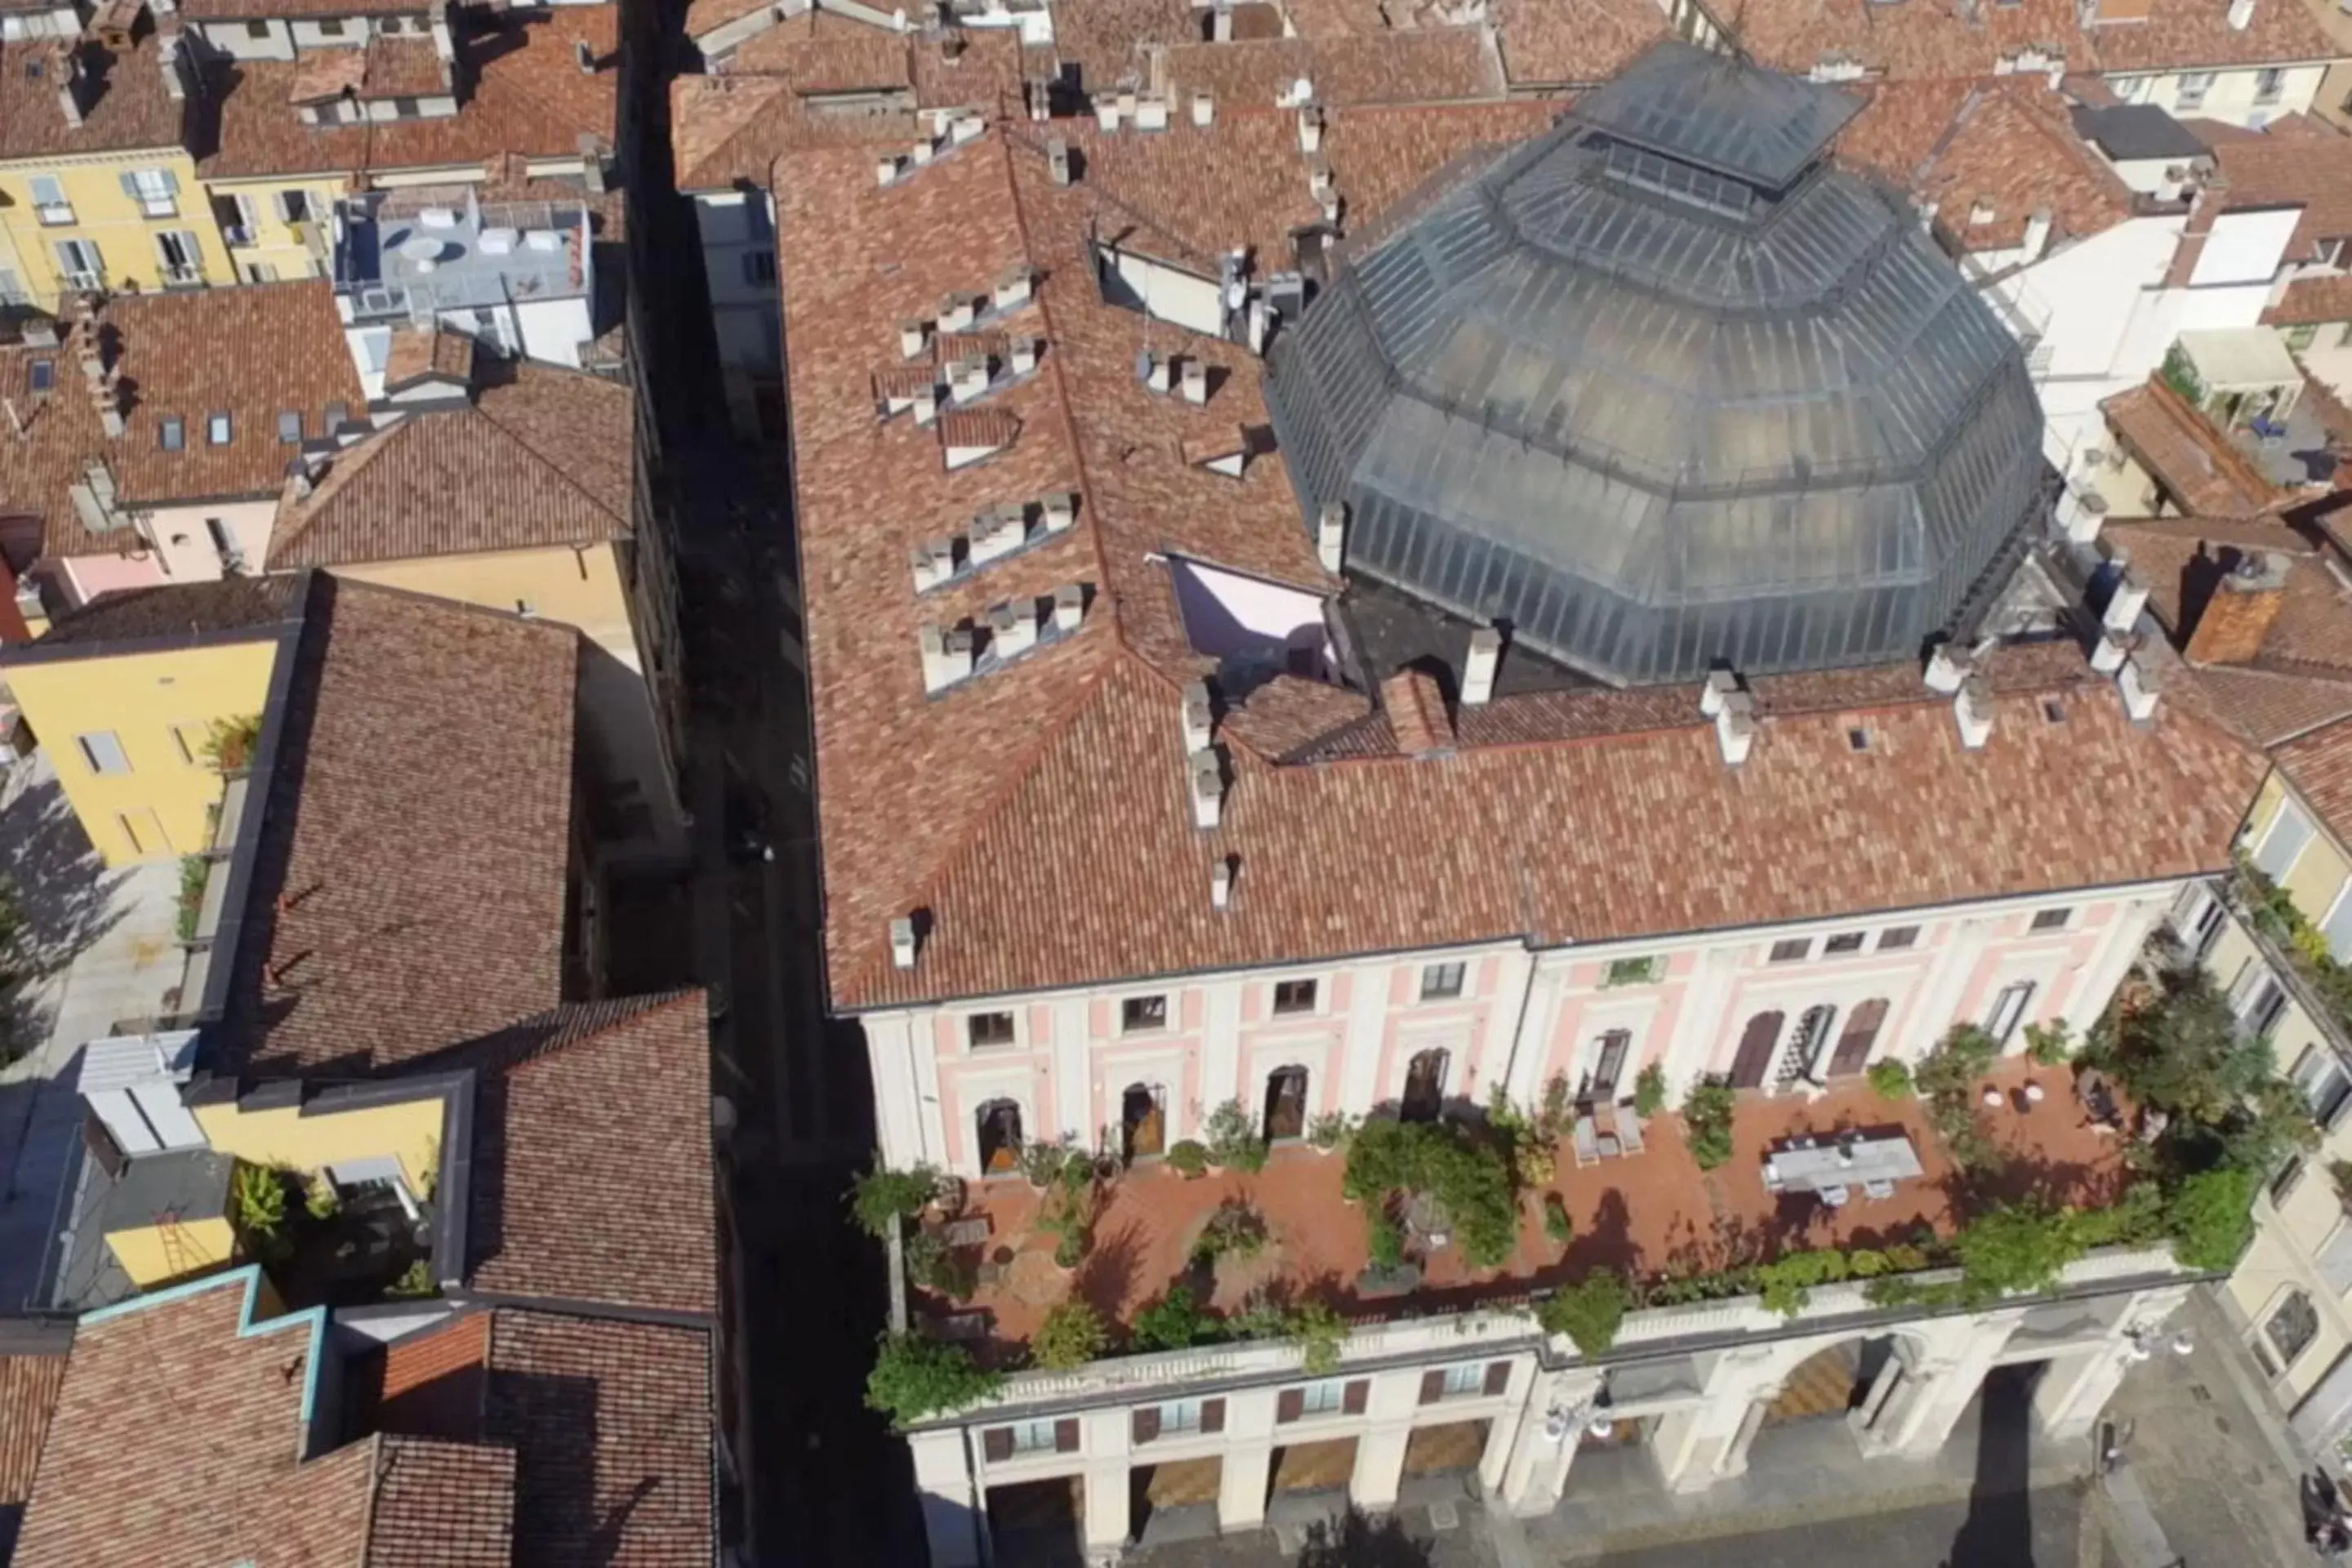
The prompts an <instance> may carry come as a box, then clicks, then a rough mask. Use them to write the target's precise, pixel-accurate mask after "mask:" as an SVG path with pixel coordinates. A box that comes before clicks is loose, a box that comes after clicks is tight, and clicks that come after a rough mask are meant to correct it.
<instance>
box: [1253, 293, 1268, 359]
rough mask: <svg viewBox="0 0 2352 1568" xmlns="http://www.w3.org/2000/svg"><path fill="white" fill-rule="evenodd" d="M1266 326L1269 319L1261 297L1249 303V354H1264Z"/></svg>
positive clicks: (1263, 299) (1263, 298)
mask: <svg viewBox="0 0 2352 1568" xmlns="http://www.w3.org/2000/svg"><path fill="white" fill-rule="evenodd" d="M1268 325H1269V319H1268V312H1267V310H1266V303H1265V297H1264V296H1263V295H1261V296H1259V297H1258V298H1256V299H1254V300H1251V301H1250V302H1249V351H1250V353H1254V354H1263V353H1265V334H1266V330H1267V327H1268Z"/></svg>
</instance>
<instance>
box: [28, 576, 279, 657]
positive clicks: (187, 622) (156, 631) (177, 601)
mask: <svg viewBox="0 0 2352 1568" xmlns="http://www.w3.org/2000/svg"><path fill="white" fill-rule="evenodd" d="M302 588H303V584H302V579H300V578H299V577H222V578H217V579H215V581H213V582H209V583H173V584H164V585H163V586H159V587H153V588H118V589H116V590H115V591H114V592H112V593H110V594H101V595H99V596H98V597H97V598H95V599H92V600H91V601H90V602H89V604H87V605H82V606H81V607H80V608H79V609H77V610H68V611H67V612H66V613H65V614H64V615H62V616H58V618H57V620H55V621H54V622H52V623H51V624H50V626H49V629H48V630H47V632H46V633H44V634H43V635H42V637H40V639H39V640H38V641H37V642H35V643H34V644H32V645H31V646H32V647H33V648H34V649H35V650H36V651H37V652H42V653H47V652H52V651H55V650H56V649H58V648H63V647H91V646H95V645H101V644H108V643H125V642H141V641H144V640H145V639H147V638H150V637H189V636H195V635H201V634H205V633H226V632H237V631H249V632H250V633H251V634H252V635H253V636H254V637H269V636H272V635H274V634H276V633H277V632H278V630H279V629H280V628H282V627H284V626H287V625H288V624H289V623H291V622H293V621H297V620H299V619H300V618H301V594H302Z"/></svg>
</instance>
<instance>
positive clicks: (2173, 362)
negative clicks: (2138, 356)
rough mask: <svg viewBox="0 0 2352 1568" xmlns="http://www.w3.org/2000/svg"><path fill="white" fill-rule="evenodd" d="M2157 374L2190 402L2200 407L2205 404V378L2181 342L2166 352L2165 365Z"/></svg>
mask: <svg viewBox="0 0 2352 1568" xmlns="http://www.w3.org/2000/svg"><path fill="white" fill-rule="evenodd" d="M2156 374H2158V376H2159V377H2161V378H2162V379H2163V382H2164V384H2165V385H2167V386H2168V387H2170V388H2172V390H2173V391H2175V392H2177V393H2179V395H2181V396H2182V397H2183V398H2184V399H2186V400H2187V401H2188V402H2189V403H2191V404H2194V405H2197V406H2198V407H2200V408H2201V407H2203V406H2204V405H2205V378H2204V377H2203V376H2200V375H2199V374H2197V362H2196V361H2194V360H2192V359H2190V358H2189V351H2188V350H2187V349H2185V348H2183V347H2181V346H2180V345H2179V343H2177V342H2176V343H2174V344H2173V345H2172V346H2171V347H2170V348H2168V349H2167V350H2166V351H2165V352H2164V364H2163V367H2162V368H2161V369H2159V370H2158V372H2157V373H2156Z"/></svg>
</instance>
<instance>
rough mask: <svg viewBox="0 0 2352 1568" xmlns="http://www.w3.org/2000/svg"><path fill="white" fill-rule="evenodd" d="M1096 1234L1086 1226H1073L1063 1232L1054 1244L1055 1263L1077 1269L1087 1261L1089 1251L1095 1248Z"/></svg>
mask: <svg viewBox="0 0 2352 1568" xmlns="http://www.w3.org/2000/svg"><path fill="white" fill-rule="evenodd" d="M1094 1244H1095V1233H1094V1231H1093V1229H1092V1228H1091V1227H1089V1226H1084V1225H1073V1226H1069V1227H1068V1228H1066V1230H1064V1231H1063V1232H1062V1238H1061V1239H1060V1240H1059V1241H1056V1242H1055V1243H1054V1261H1055V1264H1057V1265H1058V1266H1060V1267H1061V1268H1076V1267H1077V1266H1078V1265H1079V1264H1081V1263H1084V1262H1085V1261H1086V1260H1087V1248H1089V1247H1092V1246H1094Z"/></svg>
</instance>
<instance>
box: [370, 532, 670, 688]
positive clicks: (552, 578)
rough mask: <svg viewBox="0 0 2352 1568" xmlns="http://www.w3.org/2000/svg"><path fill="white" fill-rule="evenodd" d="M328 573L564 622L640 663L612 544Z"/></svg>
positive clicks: (423, 559)
mask: <svg viewBox="0 0 2352 1568" xmlns="http://www.w3.org/2000/svg"><path fill="white" fill-rule="evenodd" d="M328 570H329V571H331V572H332V573H333V574H335V575H336V576H338V577H352V578H356V579H357V580H359V581H360V582H362V583H378V584H383V586H385V587H387V588H404V589H406V590H407V591H408V592H410V593H412V594H430V595H433V596H434V597H435V598H436V599H455V600H457V602H458V603H460V604H466V605H479V606H480V607H482V608H484V609H490V610H504V611H506V612H508V613H509V614H510V615H514V614H521V615H531V616H540V617H541V618H542V619H546V620H551V621H561V622H562V623H563V624H564V625H565V626H577V627H579V628H580V630H581V631H582V632H583V634H585V636H586V637H587V638H588V640H589V641H590V642H593V643H594V644H595V645H596V646H597V647H601V648H603V649H604V650H605V651H606V652H607V653H610V654H612V655H613V656H614V658H620V659H622V660H623V662H625V663H627V664H630V665H635V663H636V660H637V654H636V640H635V632H634V631H633V630H632V628H631V624H630V620H629V593H628V588H627V586H626V585H625V584H624V583H623V582H622V580H621V568H620V563H619V560H618V559H617V558H616V557H615V555H614V551H613V546H612V545H611V544H609V543H603V544H580V545H572V544H557V545H549V546H547V547H545V548H543V549H536V550H484V551H475V552H467V553H465V554H455V555H421V556H418V557H416V558H415V559H414V560H409V561H365V562H352V563H345V564H342V565H337V566H332V567H330V568H328Z"/></svg>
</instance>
